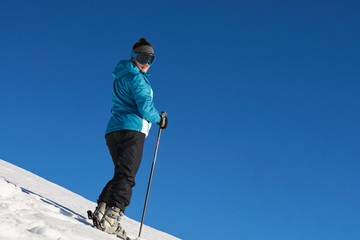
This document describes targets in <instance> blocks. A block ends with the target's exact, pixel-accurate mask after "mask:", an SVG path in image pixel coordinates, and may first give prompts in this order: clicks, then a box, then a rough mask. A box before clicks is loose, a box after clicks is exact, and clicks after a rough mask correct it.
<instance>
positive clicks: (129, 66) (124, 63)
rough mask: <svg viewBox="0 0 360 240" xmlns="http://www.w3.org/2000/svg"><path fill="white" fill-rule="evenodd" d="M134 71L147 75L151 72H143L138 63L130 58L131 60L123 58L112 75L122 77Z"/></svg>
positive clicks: (134, 72)
mask: <svg viewBox="0 0 360 240" xmlns="http://www.w3.org/2000/svg"><path fill="white" fill-rule="evenodd" d="M129 72H131V73H133V74H140V73H141V74H144V75H145V76H148V75H149V73H148V72H146V73H142V72H141V71H140V69H139V68H138V67H137V66H136V64H135V63H134V62H133V61H132V60H131V59H130V60H121V61H120V62H119V63H118V64H117V65H116V67H115V69H114V71H113V73H112V75H113V77H114V78H121V77H122V76H124V75H125V74H127V73H129Z"/></svg>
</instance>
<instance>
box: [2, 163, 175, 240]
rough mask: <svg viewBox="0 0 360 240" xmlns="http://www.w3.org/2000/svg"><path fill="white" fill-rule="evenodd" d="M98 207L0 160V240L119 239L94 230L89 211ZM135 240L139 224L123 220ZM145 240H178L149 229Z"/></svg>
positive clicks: (147, 228) (145, 230)
mask: <svg viewBox="0 0 360 240" xmlns="http://www.w3.org/2000/svg"><path fill="white" fill-rule="evenodd" d="M95 206H96V204H95V203H94V202H91V201H89V200H87V199H85V198H83V197H81V196H80V195H77V194H75V193H73V192H71V191H69V190H67V189H65V188H62V187H60V186H58V185H56V184H54V183H51V182H49V181H47V180H45V179H43V178H41V177H39V176H37V175H35V174H33V173H31V172H28V171H26V170H23V169H21V168H19V167H16V166H14V165H12V164H10V163H7V162H5V161H3V160H0V240H12V239H14V240H15V239H16V240H42V239H44V240H68V239H69V240H73V239H76V240H100V239H101V240H107V239H109V240H110V239H113V240H116V239H119V238H116V237H115V236H111V235H109V234H106V233H103V232H101V231H99V230H97V229H94V228H92V227H91V222H90V221H89V220H88V219H87V218H86V211H87V210H89V209H91V210H93V209H95ZM122 225H123V227H124V228H125V229H126V230H127V233H128V235H129V236H130V237H136V236H137V233H138V229H139V226H140V224H139V223H138V222H136V221H134V220H132V219H129V218H127V217H126V216H124V218H123V219H122ZM141 239H142V240H179V238H176V237H173V236H171V235H168V234H166V233H163V232H160V231H158V230H155V229H153V228H150V227H148V226H144V227H143V232H142V236H141Z"/></svg>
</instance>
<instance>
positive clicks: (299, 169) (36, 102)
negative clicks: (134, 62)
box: [0, 0, 360, 240]
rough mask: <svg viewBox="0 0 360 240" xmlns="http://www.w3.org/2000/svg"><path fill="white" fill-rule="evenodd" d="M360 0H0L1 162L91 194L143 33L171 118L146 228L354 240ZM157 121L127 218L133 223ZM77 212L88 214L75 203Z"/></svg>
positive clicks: (252, 238)
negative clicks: (123, 75) (116, 71)
mask: <svg viewBox="0 0 360 240" xmlns="http://www.w3.org/2000/svg"><path fill="white" fill-rule="evenodd" d="M359 10H360V4H359V3H358V2H357V1H325V0H324V1H114V0H112V1H110V0H109V1H89V0H87V1H10V0H1V1H0V30H1V33H0V158H1V159H4V160H6V161H8V162H10V163H13V164H16V165H18V166H20V167H22V168H25V169H27V170H29V171H31V172H34V173H36V174H38V175H40V176H42V177H44V178H46V179H48V180H50V181H52V182H55V183H57V184H59V185H61V186H63V187H65V188H68V189H70V190H72V191H74V192H76V193H78V194H80V195H82V196H84V197H86V198H88V199H90V200H92V201H96V200H97V197H98V195H99V193H100V192H101V190H102V188H103V186H104V185H105V183H106V182H107V181H108V180H109V179H110V178H111V175H112V172H113V168H112V161H111V158H110V155H109V153H108V150H107V147H106V145H105V139H104V131H105V128H106V124H107V121H108V120H109V117H110V108H111V94H112V82H113V79H112V76H111V73H112V70H113V68H114V66H115V65H116V63H117V62H118V61H119V60H121V59H128V58H129V56H130V49H131V46H132V45H133V44H134V43H135V42H136V41H137V40H138V39H139V38H140V37H146V38H147V39H148V40H149V41H150V42H151V43H152V45H153V47H154V49H155V52H156V54H157V60H156V62H155V64H154V65H153V66H152V67H151V68H150V72H151V73H152V75H151V77H150V78H149V79H150V82H151V84H152V87H153V90H154V97H155V98H154V101H155V106H156V107H157V108H158V109H159V110H160V111H162V110H165V111H167V112H168V118H169V125H168V129H166V130H165V131H164V132H163V134H162V137H161V142H160V148H159V154H158V159H157V165H156V169H155V174H154V179H153V185H152V189H151V193H150V200H149V205H148V210H147V215H146V218H145V223H146V224H148V225H150V226H152V227H155V228H157V229H160V230H163V231H165V232H168V233H170V234H173V235H175V236H177V237H179V238H182V239H222V238H223V239H246V240H265V239H266V240H267V239H269V240H270V239H276V240H289V239H291V240H300V239H301V240H303V239H306V240H320V239H326V240H335V239H346V240H358V239H360V230H359V229H360V221H359V215H360V205H359V202H360V193H359V185H360V174H359V170H360V163H359V160H360V124H359V123H360V107H359V103H360V94H359V93H360V67H359V66H360V47H359V42H360V33H359V24H360V16H359ZM156 135H157V126H155V127H154V128H153V129H152V131H151V134H150V136H149V137H148V138H147V140H146V146H145V149H144V155H143V162H142V166H141V169H140V171H139V173H138V176H137V186H136V187H135V189H134V195H133V201H132V204H131V206H130V207H129V208H128V209H127V212H126V213H127V215H128V216H129V217H131V218H133V219H136V220H138V221H139V220H140V219H141V213H142V208H143V202H144V198H145V192H146V186H147V182H148V177H149V171H150V167H151V162H152V158H153V152H154V147H155V140H156ZM83 214H85V213H83Z"/></svg>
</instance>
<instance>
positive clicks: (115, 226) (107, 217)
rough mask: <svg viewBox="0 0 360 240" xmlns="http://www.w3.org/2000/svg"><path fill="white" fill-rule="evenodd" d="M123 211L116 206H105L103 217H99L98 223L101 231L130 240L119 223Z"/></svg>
mask: <svg viewBox="0 0 360 240" xmlns="http://www.w3.org/2000/svg"><path fill="white" fill-rule="evenodd" d="M123 215H124V213H123V212H122V211H121V210H120V209H119V208H117V207H106V211H105V214H104V217H103V218H102V219H101V222H100V225H101V226H102V228H103V231H104V232H106V233H109V234H113V235H116V236H117V237H118V238H121V239H123V240H130V238H128V237H127V235H126V232H125V230H124V229H123V228H122V227H121V225H120V219H121V217H122V216H123Z"/></svg>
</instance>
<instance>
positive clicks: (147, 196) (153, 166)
mask: <svg viewBox="0 0 360 240" xmlns="http://www.w3.org/2000/svg"><path fill="white" fill-rule="evenodd" d="M161 116H163V117H165V116H166V112H162V113H161ZM160 135H161V127H160V128H159V133H158V137H157V140H156V146H155V153H154V160H153V163H152V166H151V171H150V178H149V184H148V187H147V191H146V197H145V204H144V210H143V214H142V218H141V224H140V230H139V236H138V238H140V236H141V230H142V227H143V223H144V217H145V211H146V206H147V202H148V198H149V192H150V186H151V181H152V177H153V173H154V168H155V162H156V155H157V152H158V148H159V142H160Z"/></svg>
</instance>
